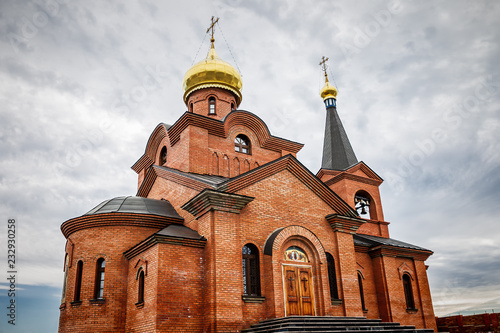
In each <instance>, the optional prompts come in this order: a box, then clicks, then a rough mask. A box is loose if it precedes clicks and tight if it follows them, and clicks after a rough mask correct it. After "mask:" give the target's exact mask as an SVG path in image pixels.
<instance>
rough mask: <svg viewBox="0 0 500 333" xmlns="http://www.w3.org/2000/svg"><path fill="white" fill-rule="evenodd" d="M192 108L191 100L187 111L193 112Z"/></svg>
mask: <svg viewBox="0 0 500 333" xmlns="http://www.w3.org/2000/svg"><path fill="white" fill-rule="evenodd" d="M193 110H194V106H193V102H191V103H189V111H190V112H193Z"/></svg>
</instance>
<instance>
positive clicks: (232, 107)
mask: <svg viewBox="0 0 500 333" xmlns="http://www.w3.org/2000/svg"><path fill="white" fill-rule="evenodd" d="M233 110H234V102H232V103H231V111H233Z"/></svg>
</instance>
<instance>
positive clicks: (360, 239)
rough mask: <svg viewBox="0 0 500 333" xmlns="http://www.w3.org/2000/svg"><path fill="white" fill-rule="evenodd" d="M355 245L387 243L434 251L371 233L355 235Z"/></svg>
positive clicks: (371, 245) (370, 245)
mask: <svg viewBox="0 0 500 333" xmlns="http://www.w3.org/2000/svg"><path fill="white" fill-rule="evenodd" d="M354 245H359V246H368V247H376V246H380V245H386V246H394V247H399V248H405V249H411V250H419V251H429V252H432V251H431V250H429V249H425V248H423V247H420V246H417V245H413V244H409V243H405V242H402V241H398V240H395V239H392V238H383V237H377V236H371V235H360V234H355V235H354Z"/></svg>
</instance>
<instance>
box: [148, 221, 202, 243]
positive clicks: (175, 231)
mask: <svg viewBox="0 0 500 333" xmlns="http://www.w3.org/2000/svg"><path fill="white" fill-rule="evenodd" d="M156 234H157V235H161V236H167V237H175V238H183V239H204V238H203V236H201V235H200V234H199V233H198V232H196V231H194V230H193V229H190V228H188V227H186V226H183V225H178V224H171V225H169V226H168V227H165V228H163V229H162V230H160V231H158V232H157V233H156Z"/></svg>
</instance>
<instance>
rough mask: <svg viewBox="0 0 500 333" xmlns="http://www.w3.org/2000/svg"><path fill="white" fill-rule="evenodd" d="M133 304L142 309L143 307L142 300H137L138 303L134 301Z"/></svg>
mask: <svg viewBox="0 0 500 333" xmlns="http://www.w3.org/2000/svg"><path fill="white" fill-rule="evenodd" d="M135 306H136V307H137V308H138V309H142V308H143V307H144V301H142V302H138V303H135Z"/></svg>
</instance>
